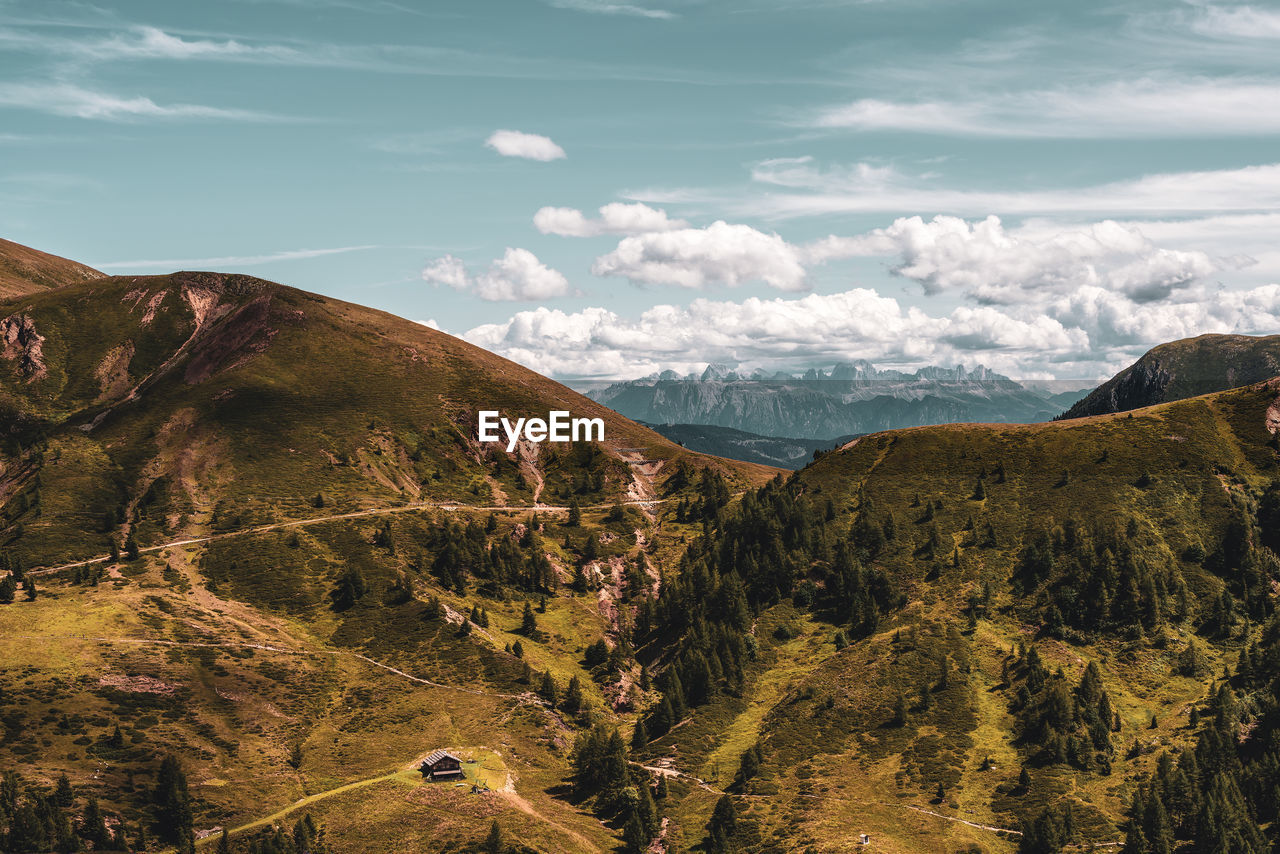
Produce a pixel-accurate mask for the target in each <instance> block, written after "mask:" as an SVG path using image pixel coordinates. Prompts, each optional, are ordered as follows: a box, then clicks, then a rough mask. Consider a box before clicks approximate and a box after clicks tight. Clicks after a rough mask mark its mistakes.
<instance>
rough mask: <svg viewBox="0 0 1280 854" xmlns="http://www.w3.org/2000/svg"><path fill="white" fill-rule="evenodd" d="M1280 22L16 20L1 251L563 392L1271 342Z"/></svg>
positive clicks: (1056, 14) (44, 6) (1172, 10)
mask: <svg viewBox="0 0 1280 854" xmlns="http://www.w3.org/2000/svg"><path fill="white" fill-rule="evenodd" d="M1277 56H1280V6H1277V5H1275V4H1269V5H1264V4H1254V5H1249V4H1227V3H1207V2H1158V3H1137V2H1106V3H1098V2H1073V3H1050V2H1038V3H1027V2H990V0H950V2H939V0H894V2H876V1H875V0H738V2H720V0H669V2H661V0H635V2H622V0H619V2H608V1H607V0H520V2H485V0H470V2H452V0H444V1H443V2H429V3H427V2H410V0H404V2H392V0H223V2H218V3H204V4H186V3H171V2H132V3H99V4H94V3H81V2H76V3H60V2H56V0H53V2H50V1H49V0H42V2H29V0H0V235H3V236H5V237H8V238H10V239H13V240H17V241H19V242H22V243H27V244H30V245H33V246H36V247H38V248H42V249H46V250H48V251H53V252H56V253H58V254H63V255H67V256H69V257H72V258H75V259H77V260H81V261H85V262H86V263H90V264H94V265H96V266H98V267H100V268H102V269H104V270H106V271H107V272H111V273H124V272H137V273H155V272H167V271H169V270H172V269H192V268H205V269H208V268H213V269H222V270H237V271H243V272H247V273H252V274H254V275H259V276H262V277H264V278H269V279H273V280H276V281H281V282H285V283H287V284H292V285H296V286H299V287H303V288H307V289H310V290H315V291H319V292H321V293H325V294H329V295H332V296H336V297H340V298H343V299H349V300H353V301H357V302H361V303H366V304H370V305H374V306H377V307H380V308H384V309H387V310H389V311H392V312H395V313H397V314H401V315H404V316H406V317H410V318H413V319H416V320H421V321H424V322H427V321H430V322H432V323H434V324H435V325H437V326H438V327H440V328H442V329H445V330H446V331H448V332H450V333H453V334H456V335H460V336H462V337H465V338H467V339H468V340H471V341H474V342H475V343H478V344H480V345H481V346H485V347H487V348H489V349H492V350H495V351H497V352H500V353H503V354H504V355H508V356H510V357H512V358H515V359H517V360H519V361H522V362H524V363H526V364H528V365H530V366H531V367H534V368H536V369H538V370H541V371H543V372H544V373H548V374H551V375H554V376H558V377H562V378H626V377H632V376H638V375H642V374H647V373H650V372H652V371H655V370H660V369H664V368H674V369H676V370H681V371H684V370H693V369H698V368H699V367H700V366H702V365H704V364H705V363H707V362H709V361H712V362H723V363H728V364H731V365H736V366H740V367H742V368H746V369H751V368H756V367H763V368H768V369H774V368H787V369H798V368H805V367H809V366H813V365H819V366H821V365H830V364H832V363H834V362H836V361H842V360H849V359H856V358H866V359H870V360H871V361H873V362H875V363H877V364H879V365H882V366H896V367H911V366H919V365H923V364H929V363H936V364H947V365H950V364H955V363H964V364H966V365H973V364H976V363H983V364H986V365H989V366H992V367H995V368H996V369H998V370H1000V371H1002V372H1004V373H1007V374H1010V375H1012V376H1016V377H1027V378H1039V379H1047V378H1058V379H1067V380H1073V381H1074V380H1082V381H1084V380H1092V379H1094V378H1097V377H1099V376H1103V375H1106V374H1108V373H1110V372H1111V371H1113V370H1114V369H1116V368H1118V367H1120V366H1122V365H1123V364H1125V363H1127V362H1128V361H1130V360H1131V359H1132V358H1133V357H1134V356H1135V355H1137V354H1139V353H1141V352H1142V351H1143V350H1145V349H1147V348H1148V347H1150V346H1152V345H1153V344H1156V343H1160V342H1162V341H1165V340H1169V339H1172V338H1178V337H1184V336H1187V335H1195V334H1200V333H1203V332H1226V331H1238V332H1247V333H1255V334H1259V333H1276V332H1280V286H1277V285H1276V284H1275V283H1276V282H1280V247H1278V246H1277V245H1276V244H1277V241H1276V235H1277V233H1278V230H1280V228H1278V227H1280V149H1277V145H1276V143H1277V141H1280V61H1278V60H1277V58H1276V57H1277Z"/></svg>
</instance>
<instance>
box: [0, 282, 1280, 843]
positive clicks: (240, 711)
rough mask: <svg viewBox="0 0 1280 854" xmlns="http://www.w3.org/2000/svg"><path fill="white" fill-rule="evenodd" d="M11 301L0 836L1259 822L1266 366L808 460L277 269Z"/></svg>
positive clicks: (1274, 628)
mask: <svg viewBox="0 0 1280 854" xmlns="http://www.w3.org/2000/svg"><path fill="white" fill-rule="evenodd" d="M0 311H2V312H3V316H5V317H7V318H9V319H17V322H19V323H20V324H21V325H22V328H24V329H27V330H29V333H28V334H27V335H26V336H25V337H24V336H20V337H19V339H18V345H19V346H15V347H11V348H10V350H8V351H6V353H5V356H6V358H5V361H4V362H2V363H0V395H2V396H3V409H0V413H3V417H2V418H0V428H2V429H3V431H4V436H5V441H4V446H3V449H2V450H3V458H2V459H0V465H2V469H0V502H2V506H3V508H4V509H3V513H4V518H3V523H4V528H3V530H4V534H3V536H4V539H3V547H2V548H0V662H3V668H0V725H2V726H3V728H4V737H3V740H0V771H2V772H4V773H5V776H4V777H3V779H0V838H2V839H3V840H4V844H5V845H7V846H8V849H9V850H14V851H55V850H91V851H125V850H133V851H140V850H145V851H153V852H155V851H191V850H193V849H198V850H200V851H208V852H214V851H219V850H224V851H237V852H254V854H258V852H264V854H265V852H303V851H305V852H308V854H320V852H322V851H334V852H336V851H342V852H348V851H355V852H370V854H373V852H386V851H401V850H433V851H434V850H440V851H448V852H473V851H482V850H493V849H494V847H495V846H496V847H498V848H500V849H501V850H510V851H542V852H562V851H569V852H599V851H615V850H620V851H627V852H640V851H648V850H653V851H655V852H656V851H658V850H661V851H666V852H678V851H685V850H697V851H706V852H713V853H714V854H718V852H724V851H738V852H782V851H792V850H798V851H805V852H808V851H813V852H842V851H855V850H859V848H860V843H859V838H860V837H859V835H860V834H863V833H865V834H868V835H869V836H870V838H871V844H872V846H874V849H873V850H881V851H889V852H943V854H954V852H972V851H986V852H1013V851H1017V850H1022V851H1026V852H1053V851H1058V850H1087V849H1088V848H1089V847H1090V846H1099V847H1100V846H1113V847H1114V846H1117V845H1119V844H1120V843H1124V844H1125V846H1126V847H1125V848H1124V850H1125V851H1128V852H1137V854H1146V852H1149V851H1159V852H1166V851H1170V852H1171V851H1173V850H1175V848H1176V850H1179V851H1196V852H1199V851H1206V852H1207V851H1214V850H1228V851H1246V852H1262V851H1264V850H1268V849H1267V846H1268V845H1270V844H1272V843H1273V841H1274V837H1275V830H1274V829H1273V826H1272V825H1273V822H1274V820H1275V818H1276V816H1277V810H1278V809H1280V798H1277V796H1276V794H1275V793H1276V792H1277V791H1280V789H1278V788H1277V784H1278V783H1280V772H1277V770H1276V769H1277V768H1280V763H1277V762H1276V761H1275V759H1274V757H1275V756H1277V755H1280V736H1278V735H1277V733H1280V726H1278V725H1277V724H1280V710H1278V709H1280V707H1278V705H1277V700H1276V693H1275V691H1274V684H1275V682H1274V680H1275V678H1276V676H1277V674H1280V622H1278V621H1277V619H1276V617H1275V598H1276V592H1275V591H1276V590H1277V589H1280V588H1278V587H1277V584H1280V559H1278V558H1277V556H1276V550H1277V549H1278V548H1280V538H1278V535H1277V532H1280V486H1277V485H1276V482H1277V478H1278V477H1280V442H1278V440H1277V431H1278V430H1280V381H1272V382H1270V383H1266V384H1258V385H1253V386H1250V387H1247V388H1242V389H1237V390H1233V391H1227V392H1222V393H1218V394H1213V395H1208V396H1203V397H1197V398H1193V399H1188V400H1184V401H1180V402H1176V403H1171V404H1165V405H1161V406H1156V407H1151V408H1147V409H1142V410H1138V411H1135V412H1132V413H1126V414H1120V415H1108V416H1101V417H1096V418H1087V419H1079V420H1072V421H1062V422H1057V423H1052V424H1038V425H1026V426H1011V425H947V426H940V427H927V428H918V429H912V430H901V431H892V432H888V433H880V434H873V435H869V436H865V437H861V438H859V439H857V440H856V441H853V442H851V443H849V444H848V445H845V446H844V447H842V448H841V449H838V450H835V451H831V452H828V453H826V454H823V455H821V456H820V457H819V459H817V460H815V461H814V462H813V463H812V464H811V465H809V466H808V467H807V468H805V469H803V470H802V471H800V472H797V473H794V474H789V475H788V476H787V477H786V479H784V478H783V475H782V473H779V472H778V471H777V470H774V469H767V468H764V467H761V466H752V465H750V464H746V463H734V462H730V461H725V460H719V459H716V458H714V457H707V456H704V455H700V454H694V453H691V452H688V451H686V450H685V449H683V448H680V447H679V446H677V445H675V444H672V443H670V442H667V441H666V440H664V439H662V438H661V437H659V436H657V435H656V434H654V433H652V432H650V431H649V430H647V429H646V428H643V427H641V426H639V425H636V424H634V423H631V422H628V421H626V420H625V419H623V418H621V417H620V416H617V415H616V414H613V413H610V412H608V411H607V410H605V409H603V408H602V407H597V406H596V405H594V404H592V403H591V402H590V401H587V400H586V399H584V398H581V397H579V396H577V395H576V394H574V393H573V392H571V391H569V390H567V389H565V388H564V387H563V386H560V385H558V384H556V383H554V382H551V381H550V380H547V379H545V378H543V377H539V376H538V375H536V374H533V373H532V372H529V371H527V370H525V369H523V368H520V367H519V366H517V365H514V364H512V363H510V362H507V361H504V360H502V359H499V358H497V357H495V356H492V355H491V354H488V353H485V352H484V351H481V350H478V349H476V348H474V347H471V346H470V345H467V344H465V343H464V342H461V341H458V340H457V339H454V338H451V337H449V336H447V335H444V334H442V333H438V332H435V331H433V330H430V329H426V328H425V327H422V326H420V325H418V324H414V323H410V322H408V321H405V320H402V319H399V318H395V317H392V316H390V315H386V314H384V313H381V312H376V311H374V310H371V309H366V308H361V307H359V306H353V305H349V304H346V303H341V302H337V301H334V300H329V299H325V298H323V297H319V296H316V295H313V294H307V293H304V292H302V291H297V290H293V289H290V288H286V287H284V286H281V285H276V284H273V283H269V282H264V281H261V280H258V279H252V278H248V277H241V276H226V275H218V274H211V273H178V274H174V275H172V276H157V277H118V278H110V279H101V280H97V281H92V282H85V283H82V284H76V285H71V286H67V287H63V288H60V289H58V290H55V291H49V292H45V293H38V294H30V295H27V296H23V297H21V298H19V299H16V300H11V301H9V302H7V303H5V304H4V305H3V308H2V309H0ZM35 344H38V345H39V346H34V345H35ZM490 407H492V408H497V409H502V410H504V411H507V412H509V413H512V414H541V413H545V412H546V411H548V410H550V409H553V408H554V409H560V408H563V409H569V410H571V411H573V412H574V414H575V415H598V416H599V417H602V418H605V419H606V422H607V427H606V441H605V442H604V443H602V444H599V445H597V444H587V443H582V444H579V445H573V446H563V447H554V446H550V445H541V446H533V445H527V446H523V447H521V448H519V449H518V450H517V451H516V452H515V453H512V454H507V453H506V452H505V451H504V450H503V449H500V448H496V447H493V446H482V445H481V444H480V443H478V442H477V441H476V437H475V412H476V411H477V410H478V409H480V408H490ZM436 750H447V751H449V752H450V753H452V754H453V755H454V756H456V757H457V758H458V759H459V760H460V761H461V763H462V772H463V779H462V780H461V781H452V782H435V783H432V782H424V780H423V777H422V775H421V773H420V772H419V771H418V765H419V763H420V761H421V760H422V758H423V757H425V756H427V755H428V754H430V753H432V752H433V751H436ZM64 778H65V780H64ZM495 826H496V828H497V829H496V831H495V829H494V828H495ZM223 829H226V830H227V831H228V834H227V837H226V841H225V842H223V841H222V837H221V831H222V830H223ZM495 834H496V836H495ZM497 837H501V844H497V843H494V840H495V839H497ZM1215 840H1216V841H1217V842H1221V841H1222V840H1225V842H1224V843H1222V844H1225V846H1226V847H1225V848H1223V847H1221V845H1219V847H1218V848H1216V849H1215V848H1214V845H1215V844H1217V842H1215ZM491 843H493V844H491ZM77 846H78V847H77ZM1178 846H1180V847H1178Z"/></svg>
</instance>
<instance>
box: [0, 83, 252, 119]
mask: <svg viewBox="0 0 1280 854" xmlns="http://www.w3.org/2000/svg"><path fill="white" fill-rule="evenodd" d="M0 107H17V108H20V109H28V110H38V111H40V112H43V113H52V114H53V115H57V116H70V117H73V118H80V119H104V120H107V121H125V120H129V119H147V118H160V119H171V118H191V119H230V120H236V121H274V120H276V117H273V116H269V115H267V114H264V113H255V112H252V111H250V110H228V109H222V108H220V107H206V106H202V105H199V104H157V103H156V102H155V101H152V100H151V99H150V98H145V97H142V96H140V95H139V96H134V97H121V96H118V95H110V94H106V93H103V92H94V91H92V90H90V89H85V88H82V87H80V86H76V85H74V84H72V83H0Z"/></svg>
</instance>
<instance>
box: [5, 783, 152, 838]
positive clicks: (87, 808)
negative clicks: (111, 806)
mask: <svg viewBox="0 0 1280 854" xmlns="http://www.w3.org/2000/svg"><path fill="white" fill-rule="evenodd" d="M79 800H80V799H79V798H78V797H77V795H76V793H75V790H74V788H73V787H72V786H71V782H70V781H69V780H68V779H67V777H66V775H63V776H61V777H59V778H58V782H57V785H56V786H55V787H54V788H53V789H52V790H51V791H50V790H47V789H45V788H43V787H39V786H33V785H30V784H24V783H23V781H22V780H21V779H20V778H19V777H18V775H17V774H16V773H14V772H13V771H9V772H7V773H6V774H5V775H4V777H3V778H0V850H3V851H12V852H15V854H18V852H22V853H23V854H25V852H44V851H57V852H74V851H85V850H93V851H131V850H133V849H132V848H131V847H130V845H129V841H128V840H127V839H126V837H125V829H124V823H123V822H121V821H120V820H119V819H118V818H117V817H112V816H108V815H107V814H106V813H104V812H103V810H102V808H101V807H100V806H99V805H98V801H97V799H96V798H92V797H90V798H87V799H85V801H84V805H83V806H80V805H79V803H78V802H79ZM108 818H111V824H112V825H114V830H109V829H108V827H107V820H108Z"/></svg>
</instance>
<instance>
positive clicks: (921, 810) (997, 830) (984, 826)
mask: <svg viewBox="0 0 1280 854" xmlns="http://www.w3.org/2000/svg"><path fill="white" fill-rule="evenodd" d="M883 806H900V807H902V808H903V809H909V810H912V811H913V812H918V813H924V814H925V815H931V816H933V817H934V818H941V819H944V820H946V821H954V822H956V823H957V824H964V825H968V826H969V827H976V828H977V829H978V830H990V831H991V832H992V833H1011V834H1013V835H1014V836H1021V835H1022V831H1021V830H1010V829H1009V828H1007V827H994V826H992V825H990V824H978V823H977V822H975V821H966V820H964V819H963V818H956V817H955V816H953V815H943V814H942V813H940V812H934V811H933V810H927V809H925V808H924V807H913V806H911V805H910V804H883ZM1102 844H1104V845H1106V844H1110V843H1102Z"/></svg>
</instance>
